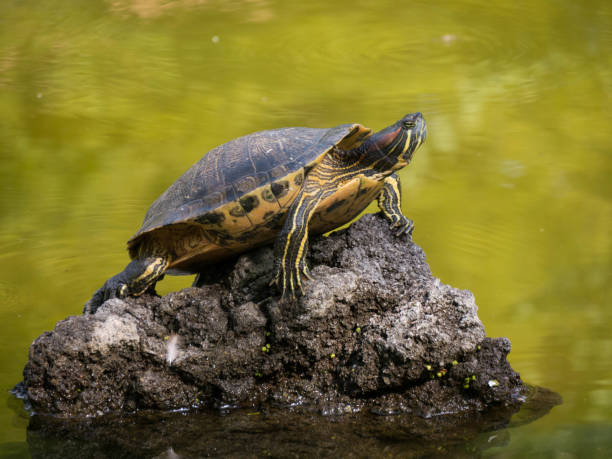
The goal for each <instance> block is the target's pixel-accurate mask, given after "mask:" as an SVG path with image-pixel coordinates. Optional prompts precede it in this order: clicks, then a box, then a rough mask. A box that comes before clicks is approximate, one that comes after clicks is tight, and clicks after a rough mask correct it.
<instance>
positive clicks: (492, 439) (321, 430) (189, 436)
mask: <svg viewBox="0 0 612 459" xmlns="http://www.w3.org/2000/svg"><path fill="white" fill-rule="evenodd" d="M558 403H560V397H559V396H558V395H557V394H555V393H553V392H550V391H548V390H546V389H538V388H534V389H533V390H532V395H531V396H530V399H529V400H528V401H527V403H525V404H524V405H523V407H522V408H521V411H520V412H519V413H515V409H514V408H513V409H508V408H503V407H498V408H493V409H491V410H490V411H488V412H484V413H470V414H457V415H444V416H438V417H434V418H429V419H424V418H420V417H417V416H409V415H406V416H403V415H398V416H376V415H372V414H367V413H362V414H357V415H346V416H339V417H323V416H321V415H318V414H308V413H303V412H302V413H300V412H291V411H287V410H285V409H275V410H271V411H261V412H255V411H235V412H231V411H230V412H226V413H221V414H220V413H211V412H202V413H191V414H189V413H186V412H183V413H165V414H159V413H157V414H155V413H139V414H137V415H134V416H131V417H127V418H125V417H123V418H114V417H112V416H111V417H104V418H102V419H96V420H93V419H89V420H81V421H77V420H61V419H57V418H43V417H40V416H35V417H33V418H32V421H31V422H30V426H29V427H28V444H29V446H30V453H31V455H32V457H33V458H38V457H40V458H43V457H44V458H55V457H58V458H59V457H61V458H64V457H112V458H118V457H204V456H206V457H207V456H215V457H265V456H273V457H423V456H424V455H428V454H444V455H449V454H450V455H452V456H455V457H456V456H457V455H467V456H469V457H473V456H478V455H479V454H480V453H482V452H483V451H484V450H487V449H489V448H492V447H496V446H503V445H505V444H507V443H508V442H509V439H510V436H511V433H510V432H508V431H500V429H503V428H505V427H508V426H514V427H516V426H519V425H522V424H526V423H529V422H532V421H534V420H535V419H537V418H539V417H541V416H543V415H544V414H546V413H547V412H548V411H550V409H551V408H552V407H553V406H555V405H556V404H558ZM511 419H512V420H511ZM228 438H229V439H231V441H228ZM135 439H137V441H134V440H135Z"/></svg>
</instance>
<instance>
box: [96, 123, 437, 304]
mask: <svg viewBox="0 0 612 459" xmlns="http://www.w3.org/2000/svg"><path fill="white" fill-rule="evenodd" d="M426 135H427V129H426V123H425V119H424V118H423V116H422V114H421V113H418V112H417V113H411V114H408V115H405V116H404V117H402V118H401V119H400V120H398V121H396V122H395V123H393V124H391V125H390V126H388V127H386V128H384V129H382V130H380V131H378V132H376V133H373V131H372V130H371V129H369V128H367V127H365V126H363V125H361V124H342V125H339V126H336V127H333V128H328V129H320V128H306V127H290V128H281V129H273V130H265V131H260V132H256V133H253V134H249V135H246V136H243V137H240V138H237V139H234V140H231V141H229V142H227V143H224V144H222V145H220V146H218V147H216V148H214V149H213V150H211V151H210V152H208V153H207V154H206V155H204V156H203V157H202V159H200V160H199V161H198V162H197V163H195V164H194V165H193V166H192V167H191V168H190V169H188V170H187V171H186V172H185V173H184V174H183V175H182V176H180V177H179V178H178V179H177V180H176V182H174V184H172V185H171V186H170V187H169V188H168V189H167V190H166V191H165V192H164V193H163V194H162V195H161V196H160V197H159V198H158V199H157V200H156V201H155V202H154V203H153V204H152V205H151V207H150V208H149V210H148V211H147V213H146V215H145V218H144V222H143V224H142V227H141V228H140V229H139V230H138V232H137V233H136V234H135V235H134V236H132V238H131V239H130V240H129V241H128V243H127V248H128V251H129V255H130V257H131V260H132V261H131V262H130V263H129V264H128V265H127V266H126V268H125V269H124V270H123V271H122V272H120V273H119V274H117V275H115V276H113V277H111V278H110V279H108V280H107V281H106V282H105V283H104V285H103V286H102V287H101V288H99V289H98V290H97V291H96V292H95V293H94V294H93V296H92V298H91V299H90V300H89V301H88V302H87V303H86V304H85V307H84V312H89V313H94V312H95V311H96V310H97V309H98V308H99V307H100V305H101V304H102V303H104V302H105V301H106V300H108V299H110V298H125V297H127V296H139V295H141V294H143V293H145V292H147V291H150V292H154V291H155V290H154V289H155V284H156V282H157V281H158V280H160V279H161V278H162V277H163V276H164V275H165V273H168V274H184V273H195V274H198V273H199V272H200V271H201V269H202V267H203V266H209V268H210V266H211V265H213V266H214V264H217V263H221V262H222V261H225V260H227V259H230V258H232V257H235V256H237V255H238V254H240V253H242V252H245V251H247V250H249V249H252V248H254V247H257V246H261V245H264V244H268V243H271V242H272V241H275V245H274V254H275V277H274V278H273V280H272V282H271V285H273V284H276V286H277V288H278V289H279V291H280V294H281V298H282V299H286V298H295V297H296V296H299V295H301V294H302V293H303V292H302V280H303V278H304V279H308V280H312V277H311V276H310V274H309V271H308V266H307V264H306V253H307V250H308V236H309V234H323V233H326V232H329V231H331V230H333V229H335V228H338V227H340V226H342V225H344V224H346V223H348V222H350V221H351V220H352V219H353V218H355V217H356V216H358V215H359V214H360V213H361V212H362V211H363V210H364V209H365V208H366V207H367V206H368V205H369V204H370V203H371V202H372V201H373V200H375V199H376V200H377V201H378V206H379V208H380V210H381V211H382V214H383V215H384V216H385V218H386V219H387V220H388V221H389V223H390V227H391V229H392V230H395V232H396V234H397V235H398V236H399V235H401V234H404V233H408V234H410V235H411V234H412V231H413V227H414V225H413V222H412V220H410V219H409V218H407V217H406V216H404V214H403V213H402V211H401V208H400V201H401V191H400V190H401V188H400V179H399V176H398V174H397V171H398V170H399V169H400V168H402V167H404V166H406V165H407V164H408V163H409V162H410V161H411V159H412V156H413V153H414V152H415V150H416V149H417V148H418V147H419V146H420V145H422V144H423V142H424V141H425V138H426Z"/></svg>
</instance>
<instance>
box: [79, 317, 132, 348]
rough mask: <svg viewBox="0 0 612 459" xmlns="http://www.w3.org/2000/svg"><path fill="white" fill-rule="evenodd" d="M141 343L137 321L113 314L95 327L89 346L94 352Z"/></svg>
mask: <svg viewBox="0 0 612 459" xmlns="http://www.w3.org/2000/svg"><path fill="white" fill-rule="evenodd" d="M139 342H140V336H139V335H138V329H137V326H136V323H135V321H134V320H133V319H132V318H131V317H130V316H122V317H119V316H116V315H114V314H112V315H109V316H108V317H106V319H105V320H104V321H103V322H102V321H100V322H98V323H97V324H96V325H95V328H94V329H93V332H92V333H91V340H90V341H89V343H88V344H89V348H90V350H92V351H107V350H108V348H109V347H111V346H118V345H122V344H126V343H133V344H138V343H139Z"/></svg>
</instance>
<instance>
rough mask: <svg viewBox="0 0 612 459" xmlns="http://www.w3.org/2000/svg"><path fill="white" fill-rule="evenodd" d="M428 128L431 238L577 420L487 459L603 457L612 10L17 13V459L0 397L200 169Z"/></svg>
mask: <svg viewBox="0 0 612 459" xmlns="http://www.w3.org/2000/svg"><path fill="white" fill-rule="evenodd" d="M414 111H421V112H423V114H424V116H425V118H426V120H427V121H428V126H429V135H428V140H427V143H426V144H425V146H424V147H422V148H421V150H420V151H419V152H418V153H417V155H416V157H415V160H414V162H413V163H412V164H411V165H410V166H409V167H408V168H406V169H404V170H403V171H402V172H401V175H402V180H403V188H404V198H403V199H404V202H403V207H404V210H405V212H406V214H407V215H409V216H410V217H411V218H412V219H413V220H414V221H415V225H416V229H415V231H414V239H415V241H416V242H417V243H418V244H420V245H421V246H422V247H423V248H424V250H425V252H426V253H427V256H428V261H429V263H430V264H431V267H432V270H433V272H434V274H435V275H436V276H438V277H440V278H441V280H442V281H443V282H445V283H449V284H451V285H453V286H456V287H460V288H465V289H470V290H472V291H473V292H474V294H475V296H476V300H477V303H478V304H479V307H480V311H479V314H480V317H481V319H482V320H483V322H484V324H485V327H486V331H487V334H488V335H490V336H507V337H509V338H510V339H511V341H512V344H513V351H512V354H511V363H512V365H513V367H514V368H515V369H516V370H517V371H519V372H520V373H521V375H522V377H523V379H524V380H526V381H527V382H529V383H531V384H536V385H540V386H544V387H548V388H550V389H553V390H554V391H556V392H558V393H560V394H561V395H562V397H563V400H564V402H563V404H562V405H560V406H558V407H556V408H554V409H553V410H552V411H551V413H550V414H549V415H547V416H545V417H543V418H541V419H539V420H537V421H536V422H534V423H532V424H529V425H528V426H523V427H516V428H513V429H509V430H508V431H507V432H508V433H509V440H508V441H507V442H505V444H504V445H503V446H496V447H493V448H491V449H489V450H487V452H486V454H488V455H499V456H501V457H512V456H519V455H533V456H534V457H535V456H537V457H542V456H548V457H592V456H596V457H608V454H610V450H611V449H612V308H611V306H612V295H611V292H612V289H611V287H610V284H611V279H610V277H611V275H610V273H611V267H612V266H611V265H612V258H611V254H612V180H611V178H612V177H611V173H612V158H611V153H612V125H611V123H612V3H610V2H609V1H605V0H602V1H594V0H589V1H581V2H575V1H567V0H558V1H544V0H534V1H529V2H527V1H524V2H523V1H513V2H509V1H508V2H501V1H500V2H490V1H484V0H462V1H456V0H455V1H436V2H432V1H415V2H394V1H377V2H356V1H350V2H349V1H337V2H323V1H319V0H317V1H310V2H290V1H285V2H282V1H267V0H251V1H240V0H234V1H214V0H209V1H206V0H107V1H101V0H88V1H76V0H61V1H59V0H45V1H43V0H19V1H18V0H4V1H3V2H2V3H1V4H0V120H1V121H0V164H1V167H0V183H1V184H2V185H1V188H0V190H1V193H0V390H1V391H2V393H4V395H3V396H2V399H3V400H4V402H2V404H0V455H2V454H3V452H4V453H5V454H7V455H8V454H11V455H14V456H20V455H27V451H28V446H27V444H26V443H25V441H26V427H27V424H28V417H27V415H26V414H25V413H24V412H23V411H22V410H21V408H20V407H21V402H19V401H17V400H15V399H13V398H12V397H10V396H9V395H8V393H7V391H8V390H9V389H10V388H11V387H12V386H13V385H14V384H15V383H17V382H18V381H20V378H21V370H22V368H23V365H24V364H25V361H26V359H27V351H28V346H29V344H30V343H31V342H32V340H33V339H34V338H35V337H37V336H38V335H39V334H41V333H42V332H43V331H45V330H50V329H52V328H53V326H54V325H55V323H56V322H57V321H58V320H61V319H63V318H64V317H66V316H67V315H70V314H78V313H80V310H81V307H82V304H83V303H84V301H86V300H87V299H88V298H89V297H90V296H91V294H92V293H93V291H94V290H95V289H96V288H98V287H99V286H100V285H101V283H102V282H103V281H104V280H105V279H106V278H107V277H109V276H111V275H113V274H115V273H116V272H118V271H119V270H120V269H122V268H123V266H124V265H125V264H126V262H127V260H128V258H127V254H126V252H125V250H124V247H125V242H126V241H127V239H128V238H129V237H130V236H131V235H132V234H133V233H134V232H135V231H136V230H137V229H138V227H139V226H140V224H141V222H142V218H143V216H144V212H145V211H146V209H147V208H148V205H149V204H150V203H151V202H152V201H153V200H154V199H155V198H156V197H157V196H158V195H159V194H160V193H161V192H162V191H163V190H164V189H165V188H166V187H167V186H168V185H170V184H171V183H172V182H173V181H174V179H175V178H177V177H178V176H179V175H180V174H181V173H182V172H183V171H184V170H185V169H187V168H188V167H189V166H190V165H191V164H192V163H193V162H195V161H196V160H198V159H199V158H200V157H201V156H202V154H203V153H205V152H206V151H208V150H209V149H211V148H212V147H214V146H216V145H218V144H220V143H223V142H225V141H227V140H230V139H232V138H235V137H238V136H240V135H244V134H247V133H249V132H253V131H257V130H261V129H269V128H277V127H285V126H311V127H328V126H334V125H337V124H341V123H347V122H359V123H362V124H364V125H366V126H369V127H372V128H374V129H380V128H382V127H384V126H386V125H388V124H390V123H391V122H393V121H395V120H396V119H398V118H400V117H401V116H402V115H404V114H405V113H408V112H414ZM372 210H374V207H372ZM398 262H401V261H398ZM190 283H191V278H184V277H183V278H173V279H169V280H165V281H164V282H162V283H161V284H160V286H159V289H158V291H160V292H161V293H166V292H168V291H171V290H175V289H178V288H180V287H183V286H187V285H189V284H190ZM606 432H607V433H606ZM228 441H230V439H229V438H228ZM304 441H309V439H308V438H305V439H304ZM355 446H356V447H358V445H355Z"/></svg>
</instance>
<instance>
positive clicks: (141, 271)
mask: <svg viewBox="0 0 612 459" xmlns="http://www.w3.org/2000/svg"><path fill="white" fill-rule="evenodd" d="M168 264H169V260H168V259H167V258H164V257H145V258H137V259H135V260H132V261H131V262H130V264H128V265H127V266H126V267H125V269H124V270H123V271H121V272H120V273H119V274H117V275H115V276H113V277H111V278H110V279H108V280H107V281H106V282H105V283H104V285H103V286H102V287H101V288H99V289H98V290H97V291H96V293H94V294H93V296H92V297H91V299H90V300H89V301H88V302H87V303H85V306H84V308H83V313H89V314H93V313H95V312H96V311H97V310H98V308H99V307H100V306H101V305H102V303H104V302H105V301H106V300H109V299H111V298H125V297H126V296H139V295H142V294H143V293H145V292H146V291H149V289H151V288H152V289H153V290H154V289H155V283H156V282H157V281H158V280H159V279H161V277H163V275H164V272H165V271H166V268H167V267H168Z"/></svg>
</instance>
